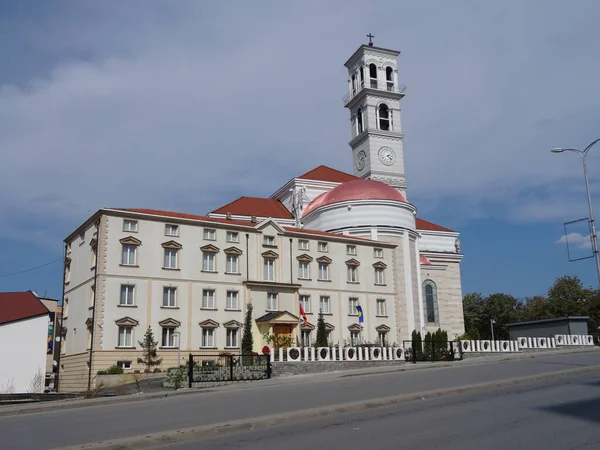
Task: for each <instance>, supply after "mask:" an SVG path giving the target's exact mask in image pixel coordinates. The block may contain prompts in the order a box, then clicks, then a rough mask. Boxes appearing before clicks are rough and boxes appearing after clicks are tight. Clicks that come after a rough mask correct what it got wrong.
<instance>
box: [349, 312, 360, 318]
mask: <svg viewBox="0 0 600 450" xmlns="http://www.w3.org/2000/svg"><path fill="white" fill-rule="evenodd" d="M348 315H349V316H354V317H358V313H348Z"/></svg>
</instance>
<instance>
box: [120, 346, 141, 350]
mask: <svg viewBox="0 0 600 450" xmlns="http://www.w3.org/2000/svg"><path fill="white" fill-rule="evenodd" d="M115 348H116V349H117V350H135V349H136V348H135V347H119V346H116V347H115Z"/></svg>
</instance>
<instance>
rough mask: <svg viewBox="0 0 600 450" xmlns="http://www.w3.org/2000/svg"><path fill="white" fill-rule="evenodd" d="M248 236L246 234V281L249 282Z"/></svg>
mask: <svg viewBox="0 0 600 450" xmlns="http://www.w3.org/2000/svg"><path fill="white" fill-rule="evenodd" d="M249 238H250V235H249V234H248V233H246V281H250V265H249V255H248V239H249Z"/></svg>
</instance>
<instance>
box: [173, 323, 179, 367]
mask: <svg viewBox="0 0 600 450" xmlns="http://www.w3.org/2000/svg"><path fill="white" fill-rule="evenodd" d="M173 336H177V368H178V369H179V366H180V365H181V333H180V332H179V331H175V332H173Z"/></svg>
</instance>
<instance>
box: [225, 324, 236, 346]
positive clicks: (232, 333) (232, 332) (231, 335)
mask: <svg viewBox="0 0 600 450" xmlns="http://www.w3.org/2000/svg"><path fill="white" fill-rule="evenodd" d="M227 347H229V348H236V347H238V329H237V328H228V329H227Z"/></svg>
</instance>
